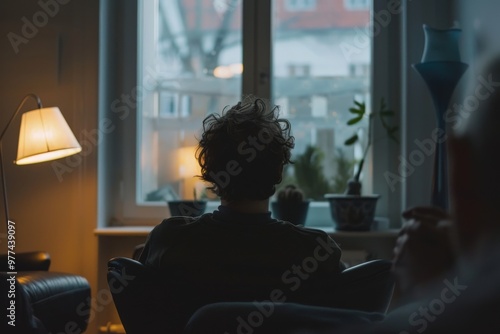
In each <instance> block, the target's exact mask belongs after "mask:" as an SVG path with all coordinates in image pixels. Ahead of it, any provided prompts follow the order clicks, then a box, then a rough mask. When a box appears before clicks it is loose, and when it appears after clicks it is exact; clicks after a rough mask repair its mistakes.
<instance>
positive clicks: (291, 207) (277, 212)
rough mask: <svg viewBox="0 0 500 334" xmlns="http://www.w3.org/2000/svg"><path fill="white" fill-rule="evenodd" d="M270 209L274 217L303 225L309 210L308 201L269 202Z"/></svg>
mask: <svg viewBox="0 0 500 334" xmlns="http://www.w3.org/2000/svg"><path fill="white" fill-rule="evenodd" d="M271 210H272V212H273V217H275V218H276V219H279V220H285V221H288V222H290V223H292V224H293V225H304V224H305V223H306V218H307V211H308V210H309V201H302V202H299V203H293V202H271Z"/></svg>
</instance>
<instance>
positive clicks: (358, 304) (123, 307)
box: [108, 257, 394, 334]
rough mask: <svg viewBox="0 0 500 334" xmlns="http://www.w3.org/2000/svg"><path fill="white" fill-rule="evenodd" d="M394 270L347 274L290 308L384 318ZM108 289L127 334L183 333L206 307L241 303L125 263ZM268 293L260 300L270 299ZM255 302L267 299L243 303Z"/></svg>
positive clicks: (114, 265)
mask: <svg viewBox="0 0 500 334" xmlns="http://www.w3.org/2000/svg"><path fill="white" fill-rule="evenodd" d="M390 268H391V263H390V262H389V261H385V260H374V261H370V262H366V263H363V264H360V265H357V266H355V267H351V268H349V269H346V270H344V271H343V272H342V274H341V280H340V283H339V282H337V283H336V286H333V287H332V286H331V284H330V286H328V283H327V282H324V287H325V290H322V289H319V290H320V291H321V293H317V294H316V295H314V294H311V293H308V292H304V293H303V294H300V295H299V294H297V295H291V296H290V297H291V298H289V299H288V300H287V302H288V301H291V302H295V303H302V304H308V305H317V306H327V307H335V308H343V309H354V310H359V311H366V312H379V313H385V312H386V311H387V308H388V306H389V303H390V300H391V296H392V291H393V287H394V280H393V277H392V275H391V270H390ZM108 285H109V287H110V290H111V293H112V296H113V300H114V303H115V306H116V308H117V310H118V314H119V316H120V319H121V321H122V324H123V326H124V328H125V330H126V331H127V333H128V334H134V333H181V332H182V331H183V329H184V327H185V325H186V323H187V322H188V321H189V318H190V317H191V315H192V314H193V313H194V312H195V311H196V310H197V309H198V308H200V307H202V306H203V305H206V304H210V303H214V302H218V301H238V300H237V299H236V298H237V297H235V298H233V299H232V300H231V299H229V298H228V297H227V296H228V295H235V294H236V293H233V291H230V292H229V293H227V292H226V293H225V296H224V297H223V298H221V299H220V300H212V301H208V302H207V299H203V297H200V296H199V293H198V291H195V290H194V289H193V287H192V286H191V285H190V284H189V283H187V282H185V281H183V280H182V279H181V278H179V277H177V275H176V273H174V272H172V273H171V274H169V275H165V274H161V273H159V272H157V271H155V270H154V269H153V268H150V267H146V266H144V265H143V264H142V263H140V262H138V261H135V260H133V259H129V258H124V257H119V258H113V259H111V260H110V261H109V262H108ZM269 288H270V287H266V292H265V293H262V294H261V296H265V295H266V293H267V296H269V291H268V290H269ZM271 290H272V289H271ZM299 290H300V289H299ZM235 299H236V300H235ZM254 300H263V299H261V298H260V296H255V298H248V297H247V298H245V299H242V300H239V301H250V302H251V301H254Z"/></svg>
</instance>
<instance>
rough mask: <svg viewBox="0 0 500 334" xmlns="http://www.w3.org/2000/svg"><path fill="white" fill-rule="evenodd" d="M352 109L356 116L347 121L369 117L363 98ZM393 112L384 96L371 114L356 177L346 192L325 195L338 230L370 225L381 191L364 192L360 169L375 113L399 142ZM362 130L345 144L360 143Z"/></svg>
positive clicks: (350, 110)
mask: <svg viewBox="0 0 500 334" xmlns="http://www.w3.org/2000/svg"><path fill="white" fill-rule="evenodd" d="M349 112H350V113H351V114H354V117H353V118H352V119H350V120H349V121H347V125H349V126H353V125H356V124H358V123H359V122H361V121H362V120H363V118H365V117H366V105H365V103H364V102H358V101H354V106H353V107H352V108H350V109H349ZM393 116H394V111H392V110H389V109H387V105H386V103H385V101H384V99H382V100H381V101H380V107H379V109H378V111H376V112H372V113H370V114H369V115H368V134H367V143H366V145H365V147H364V149H363V155H362V158H361V160H360V161H359V162H358V163H357V168H356V169H355V171H356V172H355V174H354V177H353V179H351V180H349V182H348V184H347V188H346V191H345V193H344V194H326V195H325V198H326V199H327V200H328V201H329V203H330V212H331V215H332V219H333V220H334V222H335V224H336V228H337V229H338V230H354V231H366V230H369V229H371V226H372V223H373V218H374V216H375V208H376V205H377V200H378V199H379V197H380V195H376V194H374V195H364V196H363V195H361V182H360V177H361V171H362V169H363V165H364V163H365V159H366V156H367V154H368V151H369V149H370V147H371V145H372V130H373V122H374V119H375V117H378V118H379V119H380V121H381V123H382V126H383V128H384V129H385V131H386V133H387V135H388V137H389V138H390V139H392V140H394V141H396V142H397V141H398V140H397V137H396V135H395V134H396V132H397V130H398V127H397V126H393V125H390V124H389V122H388V120H389V118H392V117H393ZM359 131H361V129H357V130H356V132H355V133H354V134H353V135H352V136H351V137H349V138H348V139H347V140H346V141H345V142H344V144H345V145H346V146H352V145H354V144H355V143H358V142H359V141H360V136H359Z"/></svg>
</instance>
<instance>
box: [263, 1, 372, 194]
mask: <svg viewBox="0 0 500 334" xmlns="http://www.w3.org/2000/svg"><path fill="white" fill-rule="evenodd" d="M367 3H368V1H345V0H318V1H306V0H295V1H287V0H276V1H274V7H273V71H274V73H273V79H274V80H273V98H274V101H275V103H276V104H278V105H280V107H281V108H280V110H281V115H282V116H284V117H285V118H288V119H289V120H290V121H291V123H292V130H293V134H294V136H295V138H296V146H295V149H294V152H293V158H294V159H295V160H297V158H299V156H300V155H302V154H304V153H305V152H306V148H307V147H308V146H312V147H313V150H311V151H310V152H309V153H315V154H316V153H318V152H321V154H322V156H323V161H322V164H323V166H322V168H320V169H319V173H314V172H312V171H313V170H315V168H314V166H315V161H316V160H315V156H316V155H315V154H312V155H311V157H310V159H305V160H306V161H309V162H310V165H309V166H310V167H311V169H309V172H307V173H300V172H299V173H297V172H296V170H297V168H300V166H298V164H295V165H294V166H291V167H290V168H288V169H287V171H286V173H287V176H286V177H285V178H284V182H283V184H286V183H292V182H293V183H298V184H299V186H300V187H302V188H306V189H304V190H307V191H306V196H308V197H310V198H314V199H317V200H321V199H322V198H323V194H324V193H326V192H343V191H344V190H345V189H344V187H345V183H346V182H347V179H348V178H351V177H352V175H353V172H352V166H353V161H355V160H356V159H360V158H361V155H362V153H361V151H362V149H361V146H359V145H355V146H349V147H346V146H344V141H345V140H346V139H347V138H348V137H350V136H352V135H353V134H354V133H355V132H356V130H357V129H358V125H356V126H347V125H346V122H347V120H349V119H350V118H352V114H350V113H349V108H350V107H352V106H353V100H354V99H356V100H357V101H360V102H362V101H363V102H365V103H366V105H367V112H369V110H370V104H369V100H370V86H369V85H370V65H371V64H370V63H371V57H370V54H371V50H370V46H371V40H370V37H369V36H368V35H367V34H366V33H365V31H366V27H367V26H368V25H369V20H370V9H369V7H367V6H366V4H367ZM353 7H355V9H356V10H353ZM360 124H361V127H364V128H365V129H366V126H367V120H366V119H365V120H363V121H362V122H361V123H360ZM364 133H365V132H363V131H360V132H359V135H360V136H362V137H363V134H364ZM364 137H366V134H365V135H364ZM304 157H305V156H304ZM316 162H317V161H316ZM316 170H317V169H316ZM318 174H321V175H318ZM321 178H324V180H325V182H315V181H314V180H315V179H316V180H318V179H321ZM315 183H316V184H318V186H316V187H315V188H314V189H308V188H309V185H311V184H315Z"/></svg>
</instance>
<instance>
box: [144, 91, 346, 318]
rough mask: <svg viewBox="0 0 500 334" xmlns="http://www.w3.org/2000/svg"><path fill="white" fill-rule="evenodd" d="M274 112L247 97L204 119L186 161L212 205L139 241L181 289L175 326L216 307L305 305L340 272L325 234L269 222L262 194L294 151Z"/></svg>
mask: <svg viewBox="0 0 500 334" xmlns="http://www.w3.org/2000/svg"><path fill="white" fill-rule="evenodd" d="M278 112H279V109H278V107H271V106H270V105H269V104H268V103H267V102H265V101H264V100H262V99H255V98H247V99H246V100H245V101H243V102H240V103H238V104H236V105H235V106H233V107H231V108H229V109H228V110H226V111H225V112H223V113H222V114H221V115H216V114H212V115H209V116H207V117H206V118H205V120H204V121H203V133H202V135H201V138H200V139H199V145H198V149H197V153H196V155H197V159H198V162H199V164H200V166H201V179H203V180H205V181H207V182H208V183H210V184H211V185H212V186H211V189H212V191H214V192H215V193H216V194H217V195H218V196H219V197H220V200H221V204H220V206H219V207H218V208H217V210H215V211H214V212H211V213H205V214H203V215H201V216H199V217H194V218H193V217H170V218H168V219H165V220H164V221H163V222H162V223H161V224H159V225H157V226H156V227H155V228H154V229H153V231H152V232H151V233H150V234H149V236H148V238H147V241H146V244H145V247H144V250H143V252H142V254H141V256H140V262H142V263H144V264H145V265H146V266H149V267H152V268H155V269H157V270H159V271H160V272H163V273H168V275H169V276H170V277H174V276H175V277H176V278H175V279H174V280H176V281H177V282H179V281H181V282H183V284H184V286H183V287H181V288H179V289H178V293H180V294H181V296H178V297H179V298H180V299H183V300H184V302H183V303H180V304H179V305H178V307H176V309H175V310H170V311H171V312H172V314H174V313H175V314H176V317H177V318H178V319H180V320H179V323H180V324H185V322H187V320H188V319H189V316H191V314H192V313H194V311H196V310H197V309H198V308H200V307H201V306H203V305H206V304H209V303H213V302H217V301H255V300H271V301H274V302H283V301H300V302H302V301H304V302H307V301H308V299H311V298H313V296H316V297H317V296H322V295H323V294H324V293H325V290H323V288H324V287H325V284H326V285H331V286H335V281H336V279H337V278H338V277H339V274H340V271H341V270H342V269H343V268H344V267H343V265H342V263H341V261H340V256H341V251H340V248H339V247H338V245H337V244H336V243H335V241H333V240H332V239H331V238H330V237H329V236H328V235H327V234H326V233H325V232H323V231H320V230H313V229H308V228H304V227H299V226H295V225H292V224H291V223H289V222H285V221H280V220H276V219H274V218H272V217H271V213H270V212H269V198H270V197H271V196H272V195H273V194H274V192H275V190H276V185H277V184H279V183H280V182H281V180H282V173H283V168H284V167H285V166H286V165H287V164H289V163H291V160H290V157H291V150H292V148H293V147H294V137H293V136H292V135H291V127H290V122H289V121H288V120H286V119H282V118H279V114H278ZM325 282H327V283H325ZM184 288H185V289H184ZM181 291H182V292H181ZM171 298H175V297H172V296H171ZM170 318H171V317H170Z"/></svg>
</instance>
